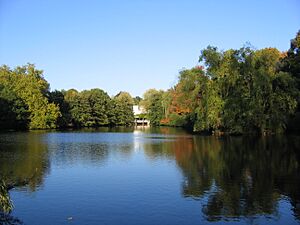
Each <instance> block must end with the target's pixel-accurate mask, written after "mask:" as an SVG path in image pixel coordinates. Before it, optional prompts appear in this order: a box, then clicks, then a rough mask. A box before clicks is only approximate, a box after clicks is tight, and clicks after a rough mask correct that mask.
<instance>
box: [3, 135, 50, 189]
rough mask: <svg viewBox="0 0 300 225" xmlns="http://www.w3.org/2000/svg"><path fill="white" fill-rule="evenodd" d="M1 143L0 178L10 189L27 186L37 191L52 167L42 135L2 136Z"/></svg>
mask: <svg viewBox="0 0 300 225" xmlns="http://www.w3.org/2000/svg"><path fill="white" fill-rule="evenodd" d="M0 143H1V144H0V178H2V179H4V181H5V183H6V184H7V186H8V187H9V188H12V187H20V188H21V187H24V186H26V187H28V188H29V190H30V191H35V190H36V188H37V187H39V186H40V185H42V183H43V178H44V176H45V174H47V173H48V171H49V165H50V162H49V157H48V149H47V145H46V144H45V143H43V142H42V141H41V134H40V133H39V132H36V133H16V134H13V135H11V134H6V135H3V134H2V135H1V139H0Z"/></svg>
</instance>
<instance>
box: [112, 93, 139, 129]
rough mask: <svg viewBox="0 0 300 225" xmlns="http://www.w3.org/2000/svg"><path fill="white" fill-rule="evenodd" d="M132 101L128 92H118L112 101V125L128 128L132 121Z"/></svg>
mask: <svg viewBox="0 0 300 225" xmlns="http://www.w3.org/2000/svg"><path fill="white" fill-rule="evenodd" d="M133 104H134V99H133V98H132V97H131V95H130V94H129V93H128V92H123V91H122V92H120V93H119V94H117V95H116V96H115V97H114V98H113V100H112V108H111V110H112V113H111V123H112V125H120V126H128V125H132V123H133V121H134V114H133Z"/></svg>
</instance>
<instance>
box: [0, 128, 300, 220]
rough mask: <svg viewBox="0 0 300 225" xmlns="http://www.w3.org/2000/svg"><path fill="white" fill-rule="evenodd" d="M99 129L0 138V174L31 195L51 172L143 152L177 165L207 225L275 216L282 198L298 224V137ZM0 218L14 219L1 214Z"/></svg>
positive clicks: (183, 185) (187, 195)
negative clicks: (56, 168)
mask: <svg viewBox="0 0 300 225" xmlns="http://www.w3.org/2000/svg"><path fill="white" fill-rule="evenodd" d="M103 129H104V130H101V129H100V130H85V131H77V132H53V133H43V132H33V133H32V132H31V133H14V134H1V135H0V176H1V178H2V179H4V180H5V182H6V183H7V184H9V185H11V186H17V187H19V188H21V187H28V188H27V189H28V190H29V191H36V190H37V189H38V188H39V187H40V186H41V185H42V184H43V181H44V179H45V176H46V175H47V174H49V171H50V168H51V167H55V166H64V167H65V168H69V167H71V166H72V165H74V166H76V165H78V164H83V165H88V166H92V167H95V166H97V168H99V166H103V165H105V164H107V163H109V162H110V159H114V160H115V161H114V162H119V159H124V160H130V158H131V157H133V156H134V155H135V154H143V156H146V160H148V161H149V160H154V161H155V160H165V159H167V160H169V161H172V162H176V165H177V167H178V169H179V170H180V171H181V173H182V175H183V180H178V182H181V196H182V198H184V199H188V200H193V201H195V202H197V204H198V203H199V214H203V215H204V217H205V220H207V221H219V220H232V219H233V220H235V219H240V218H253V217H256V216H261V215H265V216H267V217H270V218H275V219H276V218H278V217H279V216H280V212H279V209H280V205H279V203H280V201H282V200H284V201H288V202H290V204H291V205H292V207H293V208H292V210H293V213H294V216H295V218H296V219H298V220H300V192H299V190H300V165H299V162H300V152H299V149H300V138H299V137H291V136H290V137H286V136H280V137H265V138H254V137H252V138H251V137H227V138H216V137H203V136H196V135H190V134H187V133H186V132H184V131H183V130H177V129H172V128H166V127H163V128H155V129H153V128H142V129H139V130H134V132H132V131H133V130H132V129H124V130H118V129H113V130H109V129H108V128H103ZM139 159H140V158H139ZM141 159H143V158H141ZM134 162H137V161H134ZM50 165H51V166H50ZM140 166H142V164H137V167H136V168H137V169H139V167H140ZM92 169H94V168H92ZM142 169H143V168H141V171H142ZM147 172H148V171H147ZM141 174H142V173H141ZM138 175H139V174H138ZM166 176H167V174H166ZM136 177H137V178H138V176H137V175H136ZM153 182H156V181H153ZM124 185H125V183H124ZM128 185H129V184H128ZM128 189H129V190H130V188H128ZM146 194H147V193H145V195H146ZM158 197H159V196H158ZM0 219H2V220H3V221H4V219H7V221H15V222H16V223H15V224H17V222H18V219H15V218H13V217H9V216H8V217H4V216H3V215H2V216H1V214H0ZM14 219H15V220H14ZM3 221H2V223H4V222H3ZM0 223H1V220H0ZM4 224H5V223H4ZM7 224H14V223H7Z"/></svg>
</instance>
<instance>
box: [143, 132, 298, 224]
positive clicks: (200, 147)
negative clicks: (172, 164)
mask: <svg viewBox="0 0 300 225" xmlns="http://www.w3.org/2000/svg"><path fill="white" fill-rule="evenodd" d="M297 149H300V140H299V137H290V138H287V137H269V138H260V139H258V138H250V137H247V138H242V137H231V138H223V139H218V138H215V137H199V136H193V137H192V138H187V137H184V138H180V137H179V138H177V139H176V141H174V142H164V143H160V144H157V145H156V146H154V145H151V144H146V145H145V151H146V154H147V155H148V156H149V157H150V158H155V157H161V156H162V155H164V156H167V157H171V158H175V159H176V162H177V164H178V166H179V167H180V169H181V170H182V173H183V175H184V181H183V183H182V195H183V196H184V197H186V198H193V199H195V200H199V201H200V202H201V205H202V212H203V213H204V215H205V216H206V219H207V220H209V221H216V220H222V219H230V218H231V219H235V218H240V217H251V216H255V215H267V216H271V217H274V218H276V217H278V201H279V200H281V199H283V198H287V199H288V200H289V201H290V202H291V204H292V205H293V210H294V215H295V216H296V217H297V218H298V219H300V217H299V215H300V214H299V203H300V192H299V190H300V168H299V153H297V152H296V150H297ZM206 199H207V200H206ZM205 201H206V203H204V204H203V202H205Z"/></svg>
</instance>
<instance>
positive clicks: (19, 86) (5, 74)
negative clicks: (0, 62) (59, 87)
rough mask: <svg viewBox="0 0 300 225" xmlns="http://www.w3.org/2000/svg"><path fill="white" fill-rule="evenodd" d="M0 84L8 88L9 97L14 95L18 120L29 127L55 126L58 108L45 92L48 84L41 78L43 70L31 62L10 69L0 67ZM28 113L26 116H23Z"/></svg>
mask: <svg viewBox="0 0 300 225" xmlns="http://www.w3.org/2000/svg"><path fill="white" fill-rule="evenodd" d="M0 84H1V85H2V86H3V87H5V89H6V90H9V95H6V96H7V97H8V102H9V99H11V98H12V96H15V99H17V101H16V102H15V107H14V109H15V111H16V113H17V117H18V118H19V121H22V124H23V122H24V123H25V124H26V123H27V121H29V122H28V123H29V124H28V127H29V128H30V129H45V128H56V122H57V119H58V118H59V117H60V112H59V108H58V106H57V105H55V104H53V103H49V102H48V99H47V93H48V91H49V84H48V83H47V81H46V80H45V79H44V78H43V71H41V70H37V69H36V68H35V66H34V65H33V64H27V65H26V66H22V67H16V68H15V69H14V70H11V69H10V68H9V67H7V66H2V67H0ZM26 115H28V118H24V117H26Z"/></svg>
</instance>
